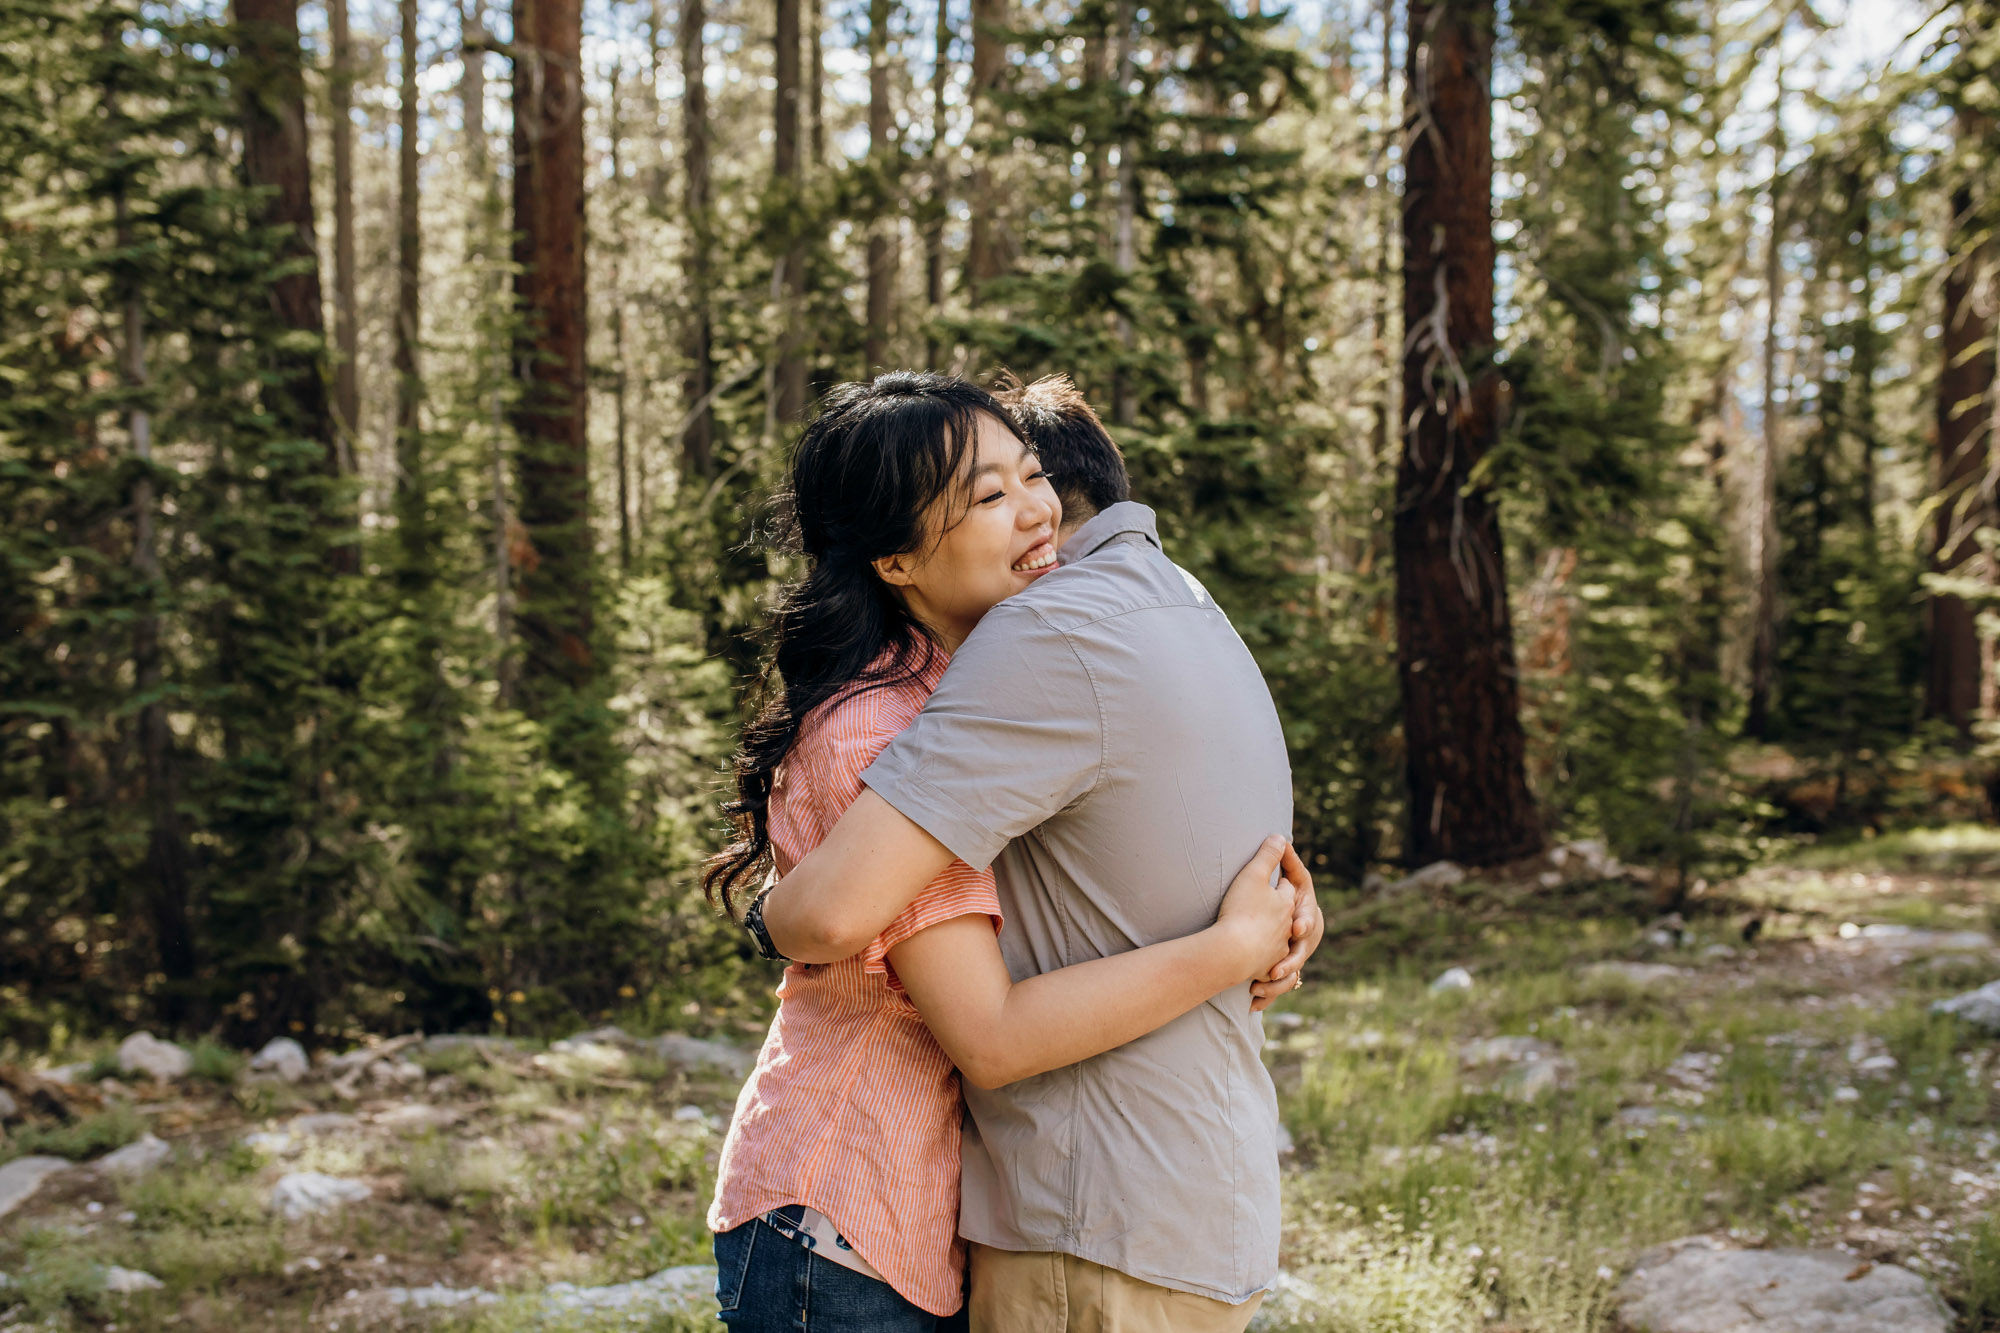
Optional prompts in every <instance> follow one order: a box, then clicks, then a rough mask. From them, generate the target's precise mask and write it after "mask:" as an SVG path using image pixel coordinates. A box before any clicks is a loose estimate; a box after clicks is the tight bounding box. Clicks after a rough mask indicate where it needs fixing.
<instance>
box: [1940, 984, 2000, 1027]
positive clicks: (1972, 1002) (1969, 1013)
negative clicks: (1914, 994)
mask: <svg viewBox="0 0 2000 1333" xmlns="http://www.w3.org/2000/svg"><path fill="white" fill-rule="evenodd" d="M1931 1012H1932V1013H1934V1014H1950V1015H1951V1016H1952V1017H1953V1018H1958V1019H1963V1020H1964V1021H1965V1022H1967V1023H1970V1024H1972V1025H1973V1026H1974V1027H1977V1028H1984V1029H1985V1030H1986V1031H1988V1032H1991V1033H1995V1034H1996V1035H2000V981H1989V982H1987V983H1986V984H1985V985H1984V986H1981V987H1980V988H1979V989H1978V990H1973V991H1967V992H1966V993H1965V994H1963V995H1955V996H1953V997H1952V998H1951V999H1949V1000H1939V1001H1938V1002H1937V1003H1936V1004H1934V1005H1932V1006H1931Z"/></svg>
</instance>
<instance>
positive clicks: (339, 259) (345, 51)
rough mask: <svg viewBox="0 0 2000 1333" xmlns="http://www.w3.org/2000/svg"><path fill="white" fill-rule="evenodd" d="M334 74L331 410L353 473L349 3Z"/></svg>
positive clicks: (330, 0) (357, 396) (339, 10)
mask: <svg viewBox="0 0 2000 1333" xmlns="http://www.w3.org/2000/svg"><path fill="white" fill-rule="evenodd" d="M326 15H327V26H328V27H329V28H330V29H331V30H332V34H331V35H332V38H333V68H332V70H331V71H329V73H328V77H327V95H328V98H329V99H330V100H331V102H332V103H333V124H332V126H331V127H330V128H331V131H332V135H331V137H332V139H333V352H334V358H333V407H334V411H335V413H336V414H337V415H338V426H339V429H340V431H341V434H342V435H343V436H344V437H345V438H344V439H343V440H342V441H341V448H342V450H343V452H344V454H345V456H344V457H343V459H342V465H343V466H344V467H347V468H348V469H350V470H352V468H353V465H354V458H353V453H352V450H353V440H354V433H355V431H356V430H357V429H359V426H360V421H361V378H360V368H359V366H358V365H357V364H356V358H357V357H358V356H359V354H360V351H359V349H360V345H361V335H360V326H359V322H358V321H357V319H356V317H355V309H354V50H353V46H352V44H351V43H350V42H349V41H348V36H347V0H327V6H326Z"/></svg>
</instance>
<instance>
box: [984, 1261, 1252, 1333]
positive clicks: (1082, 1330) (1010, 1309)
mask: <svg viewBox="0 0 2000 1333" xmlns="http://www.w3.org/2000/svg"><path fill="white" fill-rule="evenodd" d="M971 1268H972V1297H971V1299H970V1300H969V1301H967V1302H966V1311H967V1313H968V1314H969V1315H970V1317H971V1322H972V1333H1243V1329H1244V1326H1245V1325H1247V1324H1248V1323H1249V1322H1250V1316H1251V1315H1253V1314H1255V1313H1256V1311H1257V1307H1258V1305H1260V1304H1261V1303H1262V1302H1263V1299H1264V1298H1263V1297H1262V1296H1261V1295H1260V1296H1253V1297H1251V1298H1250V1299H1249V1300H1247V1301H1245V1302H1243V1304H1241V1305H1230V1304H1227V1303H1226V1302H1223V1301H1217V1300H1211V1299H1209V1298H1208V1297H1206V1296H1196V1295H1193V1294H1192V1293H1190V1292H1185V1291H1173V1290H1170V1289H1168V1288H1166V1287H1156V1286H1154V1285H1153V1284H1152V1283H1150V1282H1141V1281H1140V1280H1139V1279H1138V1278H1136V1277H1132V1276H1130V1275H1128V1274H1125V1273H1121V1272H1119V1271H1118V1270H1117V1269H1115V1268H1106V1267H1105V1266H1104V1265H1102V1264H1094V1263H1091V1262H1090V1261H1089V1260H1088V1259H1079V1258H1077V1257H1076V1256H1075V1255H1073V1254H1051V1253H1049V1252H1047V1251H1036V1252H1033V1253H1026V1254H1024V1253H1021V1252H1019V1251H1015V1250H996V1249H994V1248H993V1247H992V1246H990V1245H978V1244H975V1245H973V1246H972V1264H971Z"/></svg>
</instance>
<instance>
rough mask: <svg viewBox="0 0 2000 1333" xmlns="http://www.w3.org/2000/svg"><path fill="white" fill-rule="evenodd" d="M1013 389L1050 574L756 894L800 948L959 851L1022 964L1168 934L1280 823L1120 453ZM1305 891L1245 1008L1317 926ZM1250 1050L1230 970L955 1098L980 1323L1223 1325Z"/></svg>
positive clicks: (1062, 398) (1239, 1302)
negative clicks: (1044, 524) (1199, 998)
mask: <svg viewBox="0 0 2000 1333" xmlns="http://www.w3.org/2000/svg"><path fill="white" fill-rule="evenodd" d="M1016 406H1017V410H1018V412H1019V414H1020V415H1021V417H1022V419H1023V424H1024V429H1025V430H1026V431H1027V433H1028V436H1029V440H1030V443H1032V444H1034V445H1035V446H1036V447H1037V448H1038V449H1040V450H1041V452H1042V455H1043V462H1044V465H1045V466H1046V467H1048V469H1049V471H1050V473H1051V475H1052V478H1053V479H1054V480H1055V482H1056V484H1057V488H1058V492H1059V494H1061V497H1062V500H1063V505H1064V510H1065V523H1064V533H1065V536H1064V539H1063V543H1062V547H1061V559H1062V563H1063V565H1064V566H1065V568H1064V569H1063V570H1062V571H1060V572H1058V573H1056V574H1054V575H1051V576H1049V577H1046V578H1043V579H1041V580H1038V581H1037V582H1036V583H1034V584H1032V585H1030V586H1029V587H1028V588H1027V589H1026V590H1024V591H1023V592H1021V593H1019V594H1017V595H1016V596H1014V597H1012V598H1009V599H1008V600H1006V601H1004V602H1001V603H1000V604H999V605H998V606H996V607H994V608H993V609H992V610H991V611H989V612H988V613H987V614H986V617H985V618H984V619H983V620H982V621H981V622H980V624H979V626H978V628H977V629H975V630H974V631H973V633H972V634H971V636H970V637H968V638H967V639H966V641H965V643H964V644H963V645H962V646H961V647H960V648H959V650H958V651H957V652H956V653H955V654H953V656H952V661H951V665H950V667H949V668H948V669H947V670H946V672H945V676H944V681H943V683H942V684H941V685H940V686H939V688H938V690H937V692H936V694H935V695H933V696H932V698H931V700H930V702H929V704H928V705H927V706H926V708H925V709H924V712H923V714H922V716H921V717H919V718H918V720H917V721H916V722H915V723H914V724H912V725H911V726H910V727H909V729H908V730H906V731H904V732H903V733H902V735H901V736H899V737H898V738H897V739H896V740H895V741H894V742H892V743H891V744H890V746H889V748H888V749H887V750H885V751H884V752H883V754H882V755H881V757H880V758H878V759H877V760H876V761H875V763H874V764H873V765H872V766H871V767H870V768H869V769H868V770H867V772H866V773H865V774H863V779H862V780H863V781H864V782H865V783H866V784H867V786H868V789H869V790H868V791H867V792H864V793H863V795H862V797H861V798H860V799H859V800H857V801H856V802H855V803H854V805H853V806H852V807H851V808H850V809H849V811H848V812H847V814H846V815H845V816H844V817H843V818H842V820H841V821H840V824H839V826H838V827H837V828H836V830H835V832H834V834H833V835H832V836H830V837H829V838H828V839H827V840H826V842H825V843H823V844H822V845H821V847H820V849H819V850H816V851H815V852H814V853H813V854H812V855H811V856H809V857H808V858H807V859H806V860H805V861H803V862H801V863H800V865H799V866H798V867H797V868H796V869H795V870H794V871H793V873H792V874H791V875H790V876H787V877H786V879H785V880H784V882H783V883H782V884H781V885H780V887H779V888H778V889H776V890H774V891H773V894H772V897H771V898H770V899H769V900H768V901H767V904H766V907H765V911H764V920H765V922H766V924H767V925H768V927H769V929H770V931H771V934H772V936H773V937H774V939H775V940H776V942H777V945H778V947H779V948H780V949H782V950H784V951H785V952H787V953H788V954H791V955H792V956H794V957H799V956H800V955H801V954H804V955H805V957H804V958H803V959H802V961H831V959H832V958H838V957H844V956H845V955H846V954H847V953H851V952H854V951H856V948H858V944H857V943H856V935H855V932H856V931H857V930H858V929H860V928H866V927H867V926H870V925H876V927H877V928H879V925H878V924H877V923H876V921H875V918H876V917H878V916H879V917H880V921H881V922H882V923H886V921H887V920H888V919H889V918H890V917H892V916H893V915H894V912H895V910H896V909H897V908H899V906H900V903H901V902H907V901H908V900H909V899H910V898H912V897H914V896H915V894H916V893H917V892H918V891H919V890H920V889H921V888H922V887H923V885H924V884H926V883H928V882H929V880H930V878H931V877H932V876H934V875H935V874H937V873H938V871H940V870H941V869H943V867H944V865H945V864H946V863H947V862H948V861H949V860H950V859H951V858H952V857H953V856H956V857H958V858H959V859H962V860H964V861H965V862H966V863H967V864H968V865H972V866H984V865H987V864H992V865H993V867H994V869H995V872H996V876H997V878H998V882H999V889H1000V898H1001V905H1002V907H1003V909H1004V911H1005V913H1006V920H1007V925H1006V928H1005V929H1004V930H1003V931H1002V932H1001V935H1000V945H1001V951H1002V953H1003V955H1004V956H1005V958H1006V962H1007V967H1008V970H1009V972H1011V973H1012V974H1013V976H1014V977H1015V978H1016V979H1017V980H1018V979H1021V978H1024V977H1028V976H1033V975H1037V974H1040V973H1043V972H1048V971H1052V970H1054V969H1057V968H1061V967H1066V966H1068V965H1070V964H1073V963H1079V962H1083V961H1086V960H1088V959H1092V958H1101V957H1105V956H1108V955H1111V954H1116V953H1122V952H1124V951H1126V950H1129V949H1134V948H1138V947H1141V946H1143V945H1147V944H1152V943H1155V942H1157V941H1160V940H1167V939H1174V938H1178V937H1180V936H1183V935H1187V934H1190V933H1192V932H1194V931H1197V930H1200V929H1202V928H1203V927H1205V926H1207V925H1208V924H1209V923H1210V922H1211V921H1213V920H1214V919H1215V914H1216V909H1217V907H1218V905H1219V904H1220V902H1221V900H1222V896H1223V893H1224V891H1225V890H1226V889H1227V888H1228V886H1229V882H1230V880H1231V878H1232V877H1233V876H1234V874H1235V873H1236V871H1237V870H1238V869H1239V868H1240V867H1241V866H1242V864H1243V862H1244V861H1245V860H1246V859H1247V858H1248V857H1249V855H1250V854H1251V853H1252V852H1253V851H1254V850H1255V849H1256V848H1257V846H1258V844H1259V842H1260V841H1261V840H1262V839H1263V838H1264V837H1265V836H1266V835H1268V834H1270V833H1272V832H1274V831H1282V830H1286V829H1289V828H1290V826H1291V819H1292V807H1291V774H1290V767H1289V763H1288V761H1287V758H1286V753H1285V745H1284V737H1283V734H1282V732H1281V731H1280V728H1279V723H1278V717H1277V713H1276V711H1275V710H1274V709H1273V707H1272V705H1271V699H1270V694H1269V692H1268V690H1267V689H1266V687H1265V685H1264V682H1263V679H1262V677H1261V676H1260V675H1259V673H1258V671H1257V667H1256V664H1255V662H1254V661H1253V660H1252V658H1251V657H1250V654H1249V651H1248V650H1247V649H1246V648H1245V647H1244V646H1243V643H1242V641H1241V640H1240V639H1239V638H1238V637H1237V635H1236V633H1235V631H1234V629H1233V628H1231V626H1230V624H1229V621H1228V619H1227V618H1226V617H1225V616H1224V615H1223V614H1222V612H1221V611H1220V610H1219V609H1218V608H1217V607H1216V605H1215V603H1214V601H1213V600H1212V599H1211V598H1210V597H1209V596H1208V594H1207V592H1206V591H1205V590H1204V589H1203V588H1202V586H1201V585H1200V583H1199V582H1197V581H1196V580H1195V579H1194V578H1193V576H1191V575H1189V574H1187V573H1186V572H1185V571H1183V570H1181V569H1180V568H1178V567H1177V566H1176V565H1174V564H1173V562H1172V561H1170V560H1168V559H1167V558H1166V556H1165V554H1164V552H1163V551H1162V550H1161V548H1160V544H1159V535H1158V531H1157V528H1156V526H1155V523H1154V519H1153V515H1152V511H1150V510H1148V509H1146V508H1144V507H1143V506H1141V505H1136V504H1132V503H1130V502H1129V501H1127V500H1125V498H1124V497H1125V496H1126V495H1127V494H1129V483H1128V482H1127V481H1126V479H1125V474H1124V466H1123V462H1122V460H1121V459H1120V458H1119V456H1118V454H1117V449H1116V446H1115V445H1114V444H1113V443H1112V442H1111V440H1110V437H1109V436H1108V435H1106V434H1105V432H1104V430H1103V427H1102V426H1101V425H1100V424H1098V422H1097V419H1096V417H1095V416H1094V414H1091V413H1090V411H1089V408H1088V407H1087V406H1085V405H1083V403H1082V400H1081V399H1080V398H1079V397H1077V396H1076V394H1075V390H1074V389H1073V388H1070V387H1068V385H1067V382H1062V383H1060V384H1050V383H1047V382H1044V383H1043V384H1038V385H1034V386H1030V387H1029V388H1028V389H1026V390H1023V391H1022V393H1021V395H1020V401H1018V402H1017V404H1016ZM1079 518H1081V519H1082V520H1083V521H1081V522H1078V521H1077V520H1078V519H1079ZM898 895H900V899H899V898H898ZM1304 900H1305V901H1306V902H1308V903H1310V902H1311V895H1310V893H1308V894H1307V895H1305V899H1304ZM885 911H886V915H884V914H883V913H884V912H885ZM1308 912H1309V915H1308V916H1307V917H1305V918H1303V919H1302V920H1301V922H1300V923H1299V929H1298V933H1299V935H1300V939H1299V940H1298V941H1297V943H1296V945H1295V948H1294V950H1293V952H1292V954H1290V955H1288V957H1287V959H1286V960H1285V963H1284V964H1282V965H1281V968H1280V972H1279V973H1277V974H1274V980H1273V981H1272V982H1269V983H1261V984H1260V985H1259V986H1258V987H1257V991H1258V1000H1257V1007H1258V1008H1261V1007H1262V1005H1263V1003H1266V1002H1268V999H1269V998H1270V997H1271V996H1272V995H1273V994H1276V993H1280V992H1281V991H1282V990H1284V989H1289V988H1290V987H1291V986H1293V985H1295V984H1296V974H1297V968H1298V967H1299V965H1301V964H1302V963H1303V961H1304V958H1305V956H1306V955H1307V954H1309V953H1310V952H1311V949H1312V948H1313V947H1315V946H1316V945H1317V943H1318V939H1319V933H1320V931H1321V929H1322V928H1323V924H1322V922H1321V921H1320V919H1319V916H1318V912H1317V906H1316V904H1314V905H1312V906H1311V907H1310V908H1308ZM835 922H840V923H844V924H843V925H841V926H839V927H836V926H835V925H833V924H830V923H835ZM856 923H859V924H858V925H857V924H856ZM843 932H845V933H843ZM865 938H866V937H863V942H865ZM849 946H854V947H849ZM834 949H839V950H842V952H839V953H830V951H831V950H834ZM1262 1044H1263V1031H1262V1021H1261V1019H1260V1018H1259V1017H1258V1015H1257V1014H1256V1013H1254V1012H1253V1011H1252V1003H1251V1000H1250V997H1248V996H1245V995H1244V994H1242V993H1241V992H1236V991H1232V992H1229V993H1226V994H1224V995H1221V996H1218V997H1216V998H1215V999H1213V1000H1211V1001H1209V1002H1208V1003H1206V1004H1204V1005H1201V1006H1200V1007H1198V1008H1196V1009H1195V1010H1193V1011H1191V1012H1189V1013H1187V1014H1185V1015H1183V1016H1182V1017H1180V1018H1178V1019H1176V1020H1174V1021H1173V1022H1170V1023H1168V1024H1167V1025H1166V1026H1165V1027H1162V1028H1160V1029H1158V1030H1156V1031H1155V1032H1153V1033H1152V1034H1150V1035H1149V1036H1146V1037H1142V1038H1140V1039H1139V1040H1137V1041H1134V1042H1131V1043H1128V1044H1127V1045H1125V1046H1122V1047H1119V1048H1117V1049H1115V1050H1112V1051H1109V1052H1107V1053H1105V1054H1104V1055H1100V1056H1097V1057H1095V1058H1094V1059H1090V1060H1085V1061H1082V1062H1080V1063H1078V1064H1075V1065H1071V1066H1068V1067H1066V1068H1063V1069H1058V1070H1054V1071H1051V1072H1049V1073H1046V1074H1041V1075H1037V1076H1035V1077H1033V1078H1029V1079H1024V1080H1022V1081H1020V1082H1018V1083H1014V1084H1010V1085H1008V1086H1006V1087H1003V1088H999V1089H993V1090H980V1089H977V1088H971V1087H968V1088H967V1089H966V1099H967V1106H968V1108H969V1110H970V1111H971V1120H970V1123H969V1124H968V1126H967V1128H966V1135H965V1147H964V1196H963V1204H962V1211H961V1217H960V1231H961V1233H962V1234H963V1235H964V1236H965V1238H966V1239H967V1240H969V1241H971V1242H972V1243H973V1250H972V1275H971V1276H972V1296H971V1302H970V1307H971V1317H972V1324H973V1328H974V1330H975V1333H984V1331H985V1330H995V1331H996V1333H998V1331H1000V1330H1005V1331H1006V1333H1013V1330H1017V1329H1018V1330H1022V1331H1023V1333H1026V1331H1027V1330H1035V1333H1041V1330H1046V1329H1060V1328H1065V1327H1081V1326H1083V1325H1084V1324H1086V1323H1087V1324H1090V1325H1091V1326H1093V1327H1102V1328H1105V1329H1107V1330H1111V1331H1112V1333H1117V1331H1118V1330H1125V1329H1129V1330H1135V1331H1136V1330H1139V1329H1179V1330H1189V1331H1190V1333H1193V1331H1195V1330H1204V1331H1205V1330H1208V1329H1215V1330H1240V1329H1241V1328H1242V1327H1243V1325H1244V1324H1245V1323H1246V1322H1247V1321H1248V1319H1249V1317H1250V1314H1251V1312H1252V1311H1253V1310H1254V1309H1255V1308H1256V1301H1255V1298H1256V1297H1257V1296H1258V1295H1259V1294H1260V1293H1261V1292H1263V1291H1264V1290H1265V1289H1267V1288H1268V1287H1269V1286H1270V1284H1271V1282H1272V1280H1273V1279H1274V1278H1275V1277H1276V1275H1277V1259H1278V1224H1279V1207H1278V1145H1277V1135H1278V1117H1277V1103H1276V1097H1275V1095H1274V1093H1273V1090H1272V1087H1271V1081H1270V1078H1269V1076H1268V1074H1267V1073H1266V1072H1265V1070H1264V1067H1263V1064H1262V1062H1261V1060H1260V1059H1259V1051H1260V1050H1261V1048H1262Z"/></svg>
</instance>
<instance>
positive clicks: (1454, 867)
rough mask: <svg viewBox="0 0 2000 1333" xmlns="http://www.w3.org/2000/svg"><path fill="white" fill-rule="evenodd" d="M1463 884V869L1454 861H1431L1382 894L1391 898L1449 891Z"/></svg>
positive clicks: (1384, 890)
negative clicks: (1443, 890)
mask: <svg viewBox="0 0 2000 1333" xmlns="http://www.w3.org/2000/svg"><path fill="white" fill-rule="evenodd" d="M1463 883H1465V867H1464V866H1461V865H1459V864H1458V863H1457V862H1455V861H1433V862H1431V863H1430V864H1429V865H1427V866H1425V867H1424V868H1423V869H1422V870H1419V871H1418V872H1417V873H1416V874H1414V875H1406V876H1404V877H1403V878H1402V879H1399V880H1397V881H1396V882H1395V883H1394V884H1391V885H1389V886H1388V887H1387V888H1385V889H1383V890H1382V892H1384V893H1386V894H1389V895H1391V896H1393V895H1395V894H1399V893H1415V892H1422V891H1428V890H1433V889H1449V888H1455V887H1456V886H1458V885H1460V884H1463Z"/></svg>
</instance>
